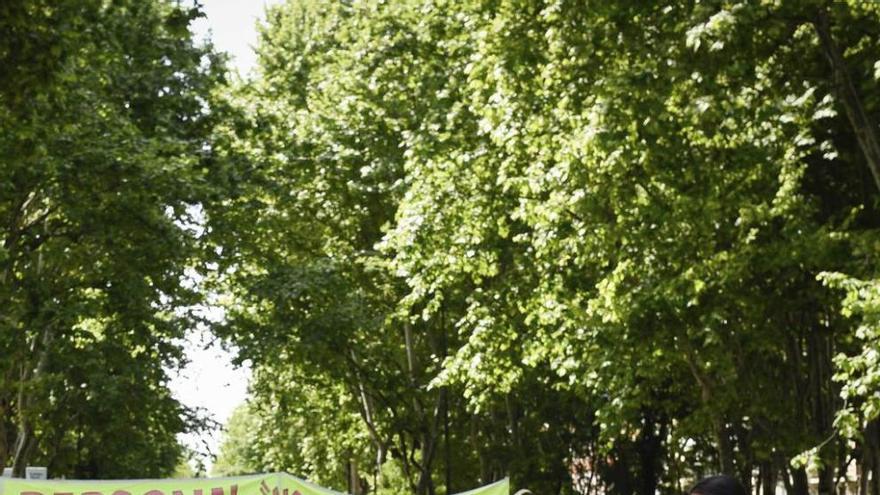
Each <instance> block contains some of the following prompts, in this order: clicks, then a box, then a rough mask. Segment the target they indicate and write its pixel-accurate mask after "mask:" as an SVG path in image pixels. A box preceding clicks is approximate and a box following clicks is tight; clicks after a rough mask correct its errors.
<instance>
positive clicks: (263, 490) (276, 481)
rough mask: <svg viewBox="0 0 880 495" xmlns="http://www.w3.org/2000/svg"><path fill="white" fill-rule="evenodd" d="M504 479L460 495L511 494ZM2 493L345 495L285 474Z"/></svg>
mask: <svg viewBox="0 0 880 495" xmlns="http://www.w3.org/2000/svg"><path fill="white" fill-rule="evenodd" d="M509 493H510V483H509V481H508V480H507V479H506V478H505V479H503V480H501V481H498V482H496V483H493V484H491V485H486V486H484V487H481V488H477V489H475V490H470V491H467V492H463V493H461V494H458V495H509ZM0 495H342V493H341V492H337V491H334V490H330V489H329V488H324V487H321V486H318V485H315V484H313V483H309V482H308V481H305V480H301V479H299V478H297V477H295V476H291V475H289V474H286V473H273V474H255V475H252V476H235V477H231V478H192V479H154V480H106V481H104V480H101V481H89V480H49V481H43V480H25V479H19V478H0Z"/></svg>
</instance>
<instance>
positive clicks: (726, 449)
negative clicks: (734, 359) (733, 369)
mask: <svg viewBox="0 0 880 495" xmlns="http://www.w3.org/2000/svg"><path fill="white" fill-rule="evenodd" d="M685 357H686V359H687V363H688V367H690V370H691V374H692V375H693V376H694V379H695V380H696V381H697V383H698V384H699V386H700V399H701V400H702V402H703V405H704V406H705V407H707V408H709V409H710V414H711V420H712V434H713V436H714V437H715V446H716V448H717V450H718V467H719V469H720V470H721V472H722V473H724V474H729V475H731V476H733V475H734V474H735V473H734V465H733V447H732V445H731V443H730V433H729V432H728V431H727V423H726V421H725V420H724V416H723V413H722V412H721V411H718V410H717V409H716V408H715V407H713V405H712V404H713V397H712V395H713V390H712V381H711V379H710V378H709V376H707V375H706V373H704V372H703V370H702V369H700V366H699V365H698V364H697V362H696V359H695V357H694V353H693V350H692V349H687V352H686V353H685Z"/></svg>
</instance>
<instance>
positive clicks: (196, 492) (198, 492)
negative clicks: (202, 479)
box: [193, 488, 202, 495]
mask: <svg viewBox="0 0 880 495" xmlns="http://www.w3.org/2000/svg"><path fill="white" fill-rule="evenodd" d="M193 495H202V489H201V488H199V489H196V490H193Z"/></svg>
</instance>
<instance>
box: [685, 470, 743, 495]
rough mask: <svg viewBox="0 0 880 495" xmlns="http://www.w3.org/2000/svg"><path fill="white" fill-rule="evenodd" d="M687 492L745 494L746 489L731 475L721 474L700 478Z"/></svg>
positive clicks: (704, 494)
mask: <svg viewBox="0 0 880 495" xmlns="http://www.w3.org/2000/svg"><path fill="white" fill-rule="evenodd" d="M688 493H689V495H746V489H745V488H744V487H743V486H742V484H741V483H740V482H739V481H737V479H736V478H734V477H733V476H727V475H726V474H722V475H720V476H709V477H707V478H703V479H701V480H700V481H698V482H697V484H696V485H694V487H693V488H691V491H690V492H688Z"/></svg>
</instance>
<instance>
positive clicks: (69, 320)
mask: <svg viewBox="0 0 880 495" xmlns="http://www.w3.org/2000/svg"><path fill="white" fill-rule="evenodd" d="M198 15H199V13H198V10H197V9H195V8H192V9H190V8H184V7H181V6H179V5H176V4H173V3H171V2H164V1H151V2H141V1H137V2H112V3H107V2H102V1H97V0H96V1H62V2H45V1H39V0H27V1H25V0H18V1H12V2H4V4H3V6H2V7H0V30H2V32H3V35H2V37H0V63H2V64H3V66H4V68H5V69H4V73H3V75H2V76H0V126H2V128H3V129H4V132H3V133H2V137H0V164H2V165H0V183H2V184H4V187H3V188H2V189H0V219H2V227H0V237H2V247H0V299H2V300H3V301H4V304H3V309H2V310H0V311H2V313H0V325H2V327H0V354H2V355H3V356H4V359H3V360H2V364H0V377H2V378H0V416H2V418H3V420H2V422H0V465H11V466H12V467H13V469H14V472H15V474H17V475H21V474H22V472H23V469H24V467H25V466H26V465H27V464H28V463H30V462H40V463H45V464H47V465H49V466H50V468H51V469H52V473H53V475H57V476H65V475H66V476H82V477H92V476H104V477H133V476H135V475H138V476H149V475H153V476H159V475H162V474H167V473H169V472H170V471H171V470H173V469H174V467H175V466H176V464H177V462H178V459H179V457H180V455H181V449H180V446H179V445H178V444H177V441H176V438H175V435H176V434H177V433H179V432H182V431H185V430H187V429H190V428H196V427H198V425H199V424H200V423H201V421H202V420H201V419H199V418H198V417H197V416H196V414H195V411H190V410H188V409H186V408H185V407H183V406H182V405H181V404H180V403H179V402H178V401H177V400H176V399H174V398H172V397H171V395H170V392H169V391H168V388H167V382H168V377H167V371H166V370H168V369H174V368H176V367H178V366H180V365H181V364H182V362H183V356H182V355H181V350H180V348H179V344H178V342H179V339H180V338H181V337H182V336H183V332H184V330H185V329H186V328H188V327H190V326H192V325H194V324H195V322H196V321H197V318H196V317H195V316H194V315H193V314H192V313H191V311H190V308H191V307H192V306H193V305H194V304H195V303H196V302H198V301H199V300H200V295H199V294H198V292H197V291H196V290H195V288H194V287H193V285H192V284H191V283H187V282H186V281H187V279H189V278H190V276H189V275H187V273H186V269H187V268H188V267H193V266H197V265H199V264H200V263H202V262H203V258H202V257H201V255H202V252H201V251H200V249H201V247H200V244H199V240H198V238H199V233H198V229H197V228H196V223H197V219H194V218H193V211H194V208H195V206H196V205H198V204H199V203H200V202H201V201H204V200H206V199H208V198H210V197H211V196H212V195H215V194H217V191H218V190H219V189H218V188H217V187H216V183H215V182H214V181H213V180H212V173H213V172H216V171H217V170H218V169H217V168H216V167H215V165H214V164H212V162H211V161H209V160H208V158H209V155H210V153H209V150H210V148H209V143H210V134H211V128H212V126H213V125H214V124H213V122H214V119H215V117H216V115H215V114H214V113H212V110H216V109H212V108H211V107H210V102H209V100H210V94H211V92H212V91H213V89H214V88H215V87H216V86H217V84H218V83H219V82H220V81H221V80H222V73H223V69H222V64H221V63H220V60H219V59H218V58H217V57H216V56H215V55H213V54H212V52H211V50H210V47H198V46H196V45H194V43H193V41H192V40H191V34H190V32H189V30H188V25H189V23H190V21H192V19H194V18H195V17H196V16H198Z"/></svg>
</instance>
